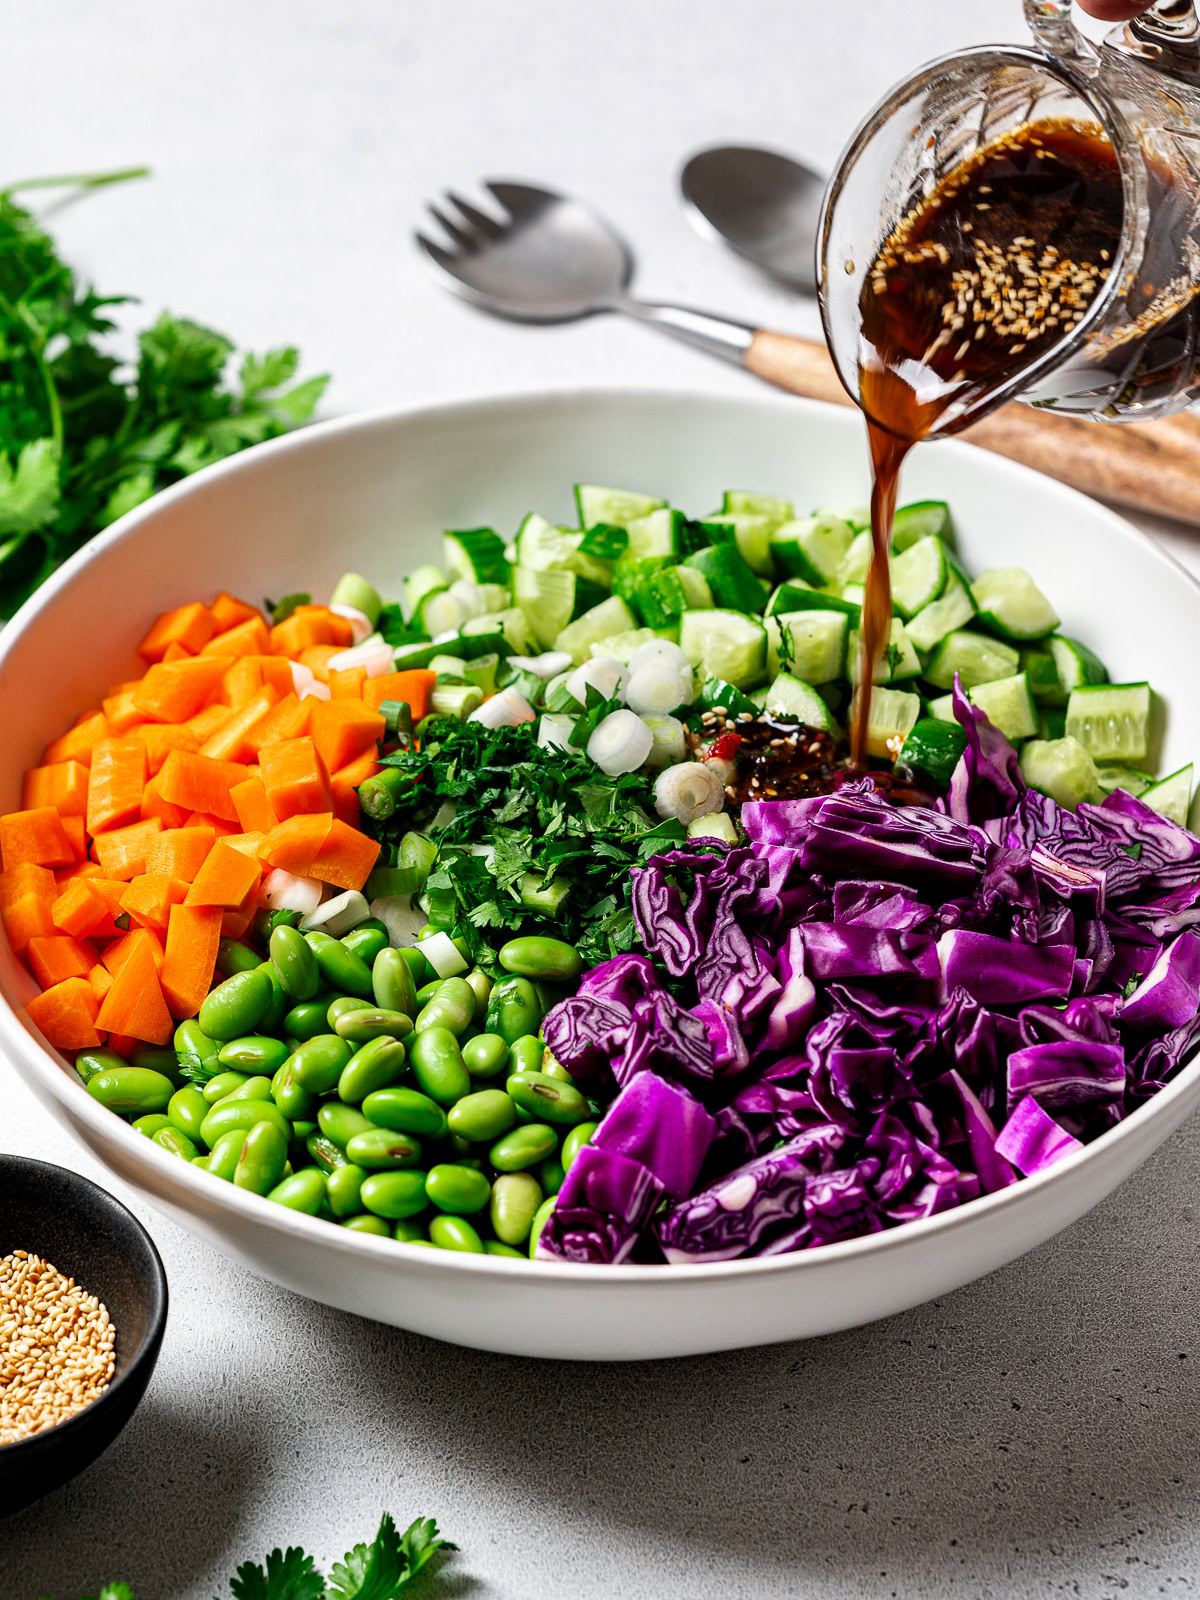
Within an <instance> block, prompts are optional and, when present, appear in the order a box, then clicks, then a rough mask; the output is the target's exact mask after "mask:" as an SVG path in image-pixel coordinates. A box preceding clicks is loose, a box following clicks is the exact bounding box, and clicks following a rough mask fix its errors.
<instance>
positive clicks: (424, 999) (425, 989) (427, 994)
mask: <svg viewBox="0 0 1200 1600" xmlns="http://www.w3.org/2000/svg"><path fill="white" fill-rule="evenodd" d="M445 981H446V980H445V979H444V978H439V977H438V976H437V975H436V974H435V975H434V976H433V977H432V978H430V979H429V981H428V983H423V984H422V985H421V987H420V988H419V989H418V990H417V1006H418V1007H420V1006H427V1005H428V1004H429V1002H430V1001H431V1000H432V999H433V997H434V995H435V994H436V993H437V992H438V990H439V989H440V988H441V986H442V984H443V983H444V982H445Z"/></svg>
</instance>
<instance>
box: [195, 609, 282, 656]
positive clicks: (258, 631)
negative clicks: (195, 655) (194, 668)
mask: <svg viewBox="0 0 1200 1600" xmlns="http://www.w3.org/2000/svg"><path fill="white" fill-rule="evenodd" d="M270 653H271V636H270V634H269V633H268V632H267V625H266V623H265V622H264V621H263V620H262V618H261V617H259V616H253V617H248V618H247V619H246V621H245V622H239V623H237V624H236V625H235V626H234V627H232V628H226V630H225V632H224V633H218V634H217V636H216V637H215V638H214V639H210V640H209V641H208V643H207V644H206V645H205V646H204V648H203V650H201V652H200V654H201V655H202V656H265V655H269V654H270Z"/></svg>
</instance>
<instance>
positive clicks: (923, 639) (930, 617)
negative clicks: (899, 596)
mask: <svg viewBox="0 0 1200 1600" xmlns="http://www.w3.org/2000/svg"><path fill="white" fill-rule="evenodd" d="M913 548H919V546H914V547H913ZM974 615H975V602H974V600H972V599H971V591H970V590H969V589H968V588H967V586H966V584H965V583H963V582H961V580H960V579H958V578H957V577H955V576H954V575H953V574H951V576H950V577H949V579H948V580H947V583H946V587H945V588H944V589H943V590H942V593H941V595H940V596H939V598H938V599H936V600H934V601H932V602H931V603H930V604H929V605H927V606H923V607H922V608H921V610H920V611H918V612H917V614H916V616H915V617H913V618H912V620H911V621H910V622H907V623H905V627H907V629H908V637H909V638H910V639H911V640H912V642H913V644H914V645H915V646H916V647H917V649H918V650H924V651H930V650H936V649H937V647H938V645H939V644H941V642H942V640H943V639H944V638H945V637H946V635H947V634H948V633H953V632H954V631H955V629H957V628H965V627H966V626H967V624H968V623H969V622H970V621H971V620H972V618H973V617H974Z"/></svg>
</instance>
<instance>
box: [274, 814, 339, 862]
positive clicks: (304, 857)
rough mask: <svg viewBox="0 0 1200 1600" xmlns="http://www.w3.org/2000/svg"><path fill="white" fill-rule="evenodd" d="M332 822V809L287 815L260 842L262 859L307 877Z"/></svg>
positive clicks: (327, 835)
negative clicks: (330, 810)
mask: <svg viewBox="0 0 1200 1600" xmlns="http://www.w3.org/2000/svg"><path fill="white" fill-rule="evenodd" d="M332 826H333V816H332V814H331V813H330V812H317V813H308V814H305V813H300V814H298V815H296V816H294V817H287V818H286V819H285V820H284V821H283V822H279V823H277V824H276V825H275V827H273V828H272V829H271V831H270V833H268V834H267V836H266V838H265V839H264V840H263V842H262V844H261V845H259V847H258V854H259V859H260V860H262V861H265V862H266V863H267V865H268V866H271V867H282V868H283V869H284V871H285V872H293V873H295V874H296V876H297V877H300V878H307V877H308V875H309V868H310V867H311V866H312V864H313V862H314V861H315V860H316V859H317V855H318V853H319V851H320V849H321V846H322V845H323V844H324V843H325V840H326V839H327V838H328V837H329V830H330V828H331V827H332Z"/></svg>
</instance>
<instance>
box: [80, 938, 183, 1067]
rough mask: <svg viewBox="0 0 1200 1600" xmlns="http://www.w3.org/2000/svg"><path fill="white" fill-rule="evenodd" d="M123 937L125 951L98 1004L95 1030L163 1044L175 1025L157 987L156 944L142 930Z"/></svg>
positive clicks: (158, 960)
mask: <svg viewBox="0 0 1200 1600" xmlns="http://www.w3.org/2000/svg"><path fill="white" fill-rule="evenodd" d="M126 937H127V938H128V939H129V941H130V944H129V949H128V951H127V953H126V955H125V959H124V960H123V961H122V963H121V966H120V970H119V971H117V972H114V973H113V986H112V988H111V989H110V990H109V991H108V993H107V994H106V995H105V996H104V999H103V1000H102V1001H101V1002H100V1011H99V1014H98V1015H97V1017H96V1026H97V1027H98V1028H105V1029H108V1028H111V1029H113V1030H115V1031H116V1032H117V1033H128V1034H132V1035H133V1037H134V1038H135V1039H142V1040H145V1042H146V1043H147V1044H166V1043H167V1041H168V1040H169V1039H170V1037H171V1035H172V1033H173V1032H174V1031H175V1024H174V1022H173V1021H172V1019H171V1013H170V1012H169V1011H168V1010H167V1003H166V1001H165V1000H164V999H163V993H162V986H161V984H160V983H159V978H158V973H159V968H160V967H161V965H162V961H161V959H156V956H155V949H154V944H155V943H157V941H154V942H153V943H152V942H151V941H152V936H151V934H150V933H149V932H148V931H147V930H146V929H145V928H139V929H138V931H137V932H136V933H130V934H128V935H127V936H126ZM109 970H110V971H112V968H111V967H110V968H109ZM90 992H91V991H90V989H89V993H90Z"/></svg>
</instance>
